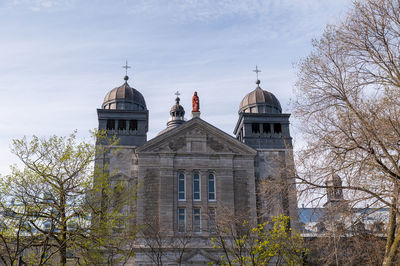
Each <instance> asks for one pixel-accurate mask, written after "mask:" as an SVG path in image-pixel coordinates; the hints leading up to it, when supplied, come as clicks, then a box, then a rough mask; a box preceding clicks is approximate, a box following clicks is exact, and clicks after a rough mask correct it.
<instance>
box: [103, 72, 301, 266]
mask: <svg viewBox="0 0 400 266" xmlns="http://www.w3.org/2000/svg"><path fill="white" fill-rule="evenodd" d="M256 71H257V74H258V71H259V70H257V69H256ZM128 79H129V78H128V76H125V77H124V83H123V84H122V85H121V86H119V87H116V88H114V89H112V90H111V91H109V92H108V93H107V94H106V96H105V98H104V102H103V104H102V106H101V109H97V114H98V121H99V126H98V128H99V130H106V131H107V134H108V135H110V136H113V135H115V136H116V137H117V138H119V143H118V148H119V149H118V151H117V152H116V153H109V154H108V155H106V156H105V157H104V158H98V160H97V163H101V164H105V163H107V164H109V167H110V170H112V171H114V170H115V172H116V173H117V174H116V175H117V176H118V178H121V179H122V180H125V181H126V182H127V183H128V184H129V188H132V193H136V197H135V198H136V200H135V201H133V202H132V204H131V206H128V212H131V213H134V214H135V221H130V222H132V223H135V224H136V225H140V226H142V227H147V226H148V228H151V229H152V230H156V231H157V232H162V233H163V235H165V236H166V237H170V238H172V239H173V238H178V237H181V236H182V234H185V233H190V235H191V240H190V241H191V242H190V243H189V244H188V246H187V250H186V251H185V254H183V256H181V260H183V261H180V263H181V264H182V265H206V264H207V263H208V262H210V261H212V260H215V259H216V258H218V256H219V255H218V253H216V251H215V250H214V249H213V248H212V245H211V244H210V238H211V237H212V235H213V233H214V227H213V226H214V225H215V222H216V221H217V220H218V219H225V217H228V216H235V217H241V218H242V219H243V220H247V221H249V222H250V223H252V224H254V225H256V224H257V223H261V222H263V221H266V220H268V219H269V218H270V217H272V216H276V215H280V214H284V215H287V216H290V217H291V226H292V227H294V228H295V229H297V228H298V215H297V199H296V186H295V182H294V176H295V175H294V162H293V155H292V138H291V136H290V132H289V117H290V114H286V113H282V108H281V105H280V103H279V101H278V99H277V98H276V97H275V96H274V95H273V94H272V93H270V92H268V91H266V90H263V89H262V88H261V87H260V80H258V79H257V81H256V86H255V89H249V90H248V93H247V94H245V93H244V95H243V96H244V97H243V99H242V100H241V101H240V99H238V120H237V123H236V125H232V129H233V136H231V135H229V134H227V133H226V132H223V131H222V130H220V129H218V128H217V127H215V126H214V125H211V124H210V123H208V122H207V121H206V119H207V118H206V117H205V118H204V119H203V117H201V113H200V103H201V98H199V96H201V91H200V90H199V95H197V93H196V92H194V96H193V98H192V107H193V108H192V112H191V114H190V115H189V116H190V118H185V115H186V117H187V116H188V115H187V113H186V112H185V110H184V108H183V107H182V105H181V104H180V98H179V95H178V96H177V98H176V100H175V103H173V104H172V107H171V109H170V115H171V116H170V118H169V120H168V121H167V125H166V128H165V129H164V130H163V131H161V132H160V133H159V134H158V135H157V136H156V137H154V138H153V139H150V140H148V138H147V132H148V129H149V128H148V127H149V118H151V106H147V105H146V101H145V98H144V97H143V95H142V94H141V93H140V92H139V91H138V90H137V89H135V88H133V87H131V86H130V85H129V84H128ZM246 86H247V85H246V84H243V87H246ZM205 97H206V96H205ZM166 111H167V110H166ZM168 252H169V255H168V256H167V257H166V258H165V261H163V264H165V265H178V263H177V261H176V260H177V257H178V255H176V254H175V255H176V256H175V255H174V252H175V253H178V251H176V250H171V249H170V250H169V251H168ZM132 263H134V265H153V264H154V262H153V261H152V260H151V255H149V254H147V253H146V247H143V248H142V249H137V250H136V256H135V258H134V262H133V261H132Z"/></svg>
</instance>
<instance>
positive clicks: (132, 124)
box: [129, 120, 137, 130]
mask: <svg viewBox="0 0 400 266" xmlns="http://www.w3.org/2000/svg"><path fill="white" fill-rule="evenodd" d="M129 130H137V120H130V121H129Z"/></svg>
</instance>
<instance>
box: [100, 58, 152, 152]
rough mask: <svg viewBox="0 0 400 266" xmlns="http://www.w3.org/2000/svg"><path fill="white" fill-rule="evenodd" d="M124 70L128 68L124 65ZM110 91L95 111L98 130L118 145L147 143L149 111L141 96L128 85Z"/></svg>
mask: <svg viewBox="0 0 400 266" xmlns="http://www.w3.org/2000/svg"><path fill="white" fill-rule="evenodd" d="M124 68H125V69H128V68H129V66H128V64H126V65H125V66H124ZM126 74H127V73H126ZM128 80H129V77H128V75H125V77H124V81H125V82H124V84H122V85H121V86H119V87H116V88H114V89H112V90H111V91H110V92H108V93H107V95H106V97H105V98H104V102H103V104H102V106H101V107H102V108H101V109H97V116H98V119H99V130H106V131H107V134H108V135H110V136H114V135H115V136H116V137H117V138H118V139H119V143H118V144H119V145H124V146H141V145H143V144H144V143H145V142H146V141H147V131H148V124H149V122H148V121H149V111H148V110H147V107H146V102H145V100H144V97H143V95H142V94H141V93H140V92H139V91H137V90H136V89H134V88H132V87H131V86H129V84H128Z"/></svg>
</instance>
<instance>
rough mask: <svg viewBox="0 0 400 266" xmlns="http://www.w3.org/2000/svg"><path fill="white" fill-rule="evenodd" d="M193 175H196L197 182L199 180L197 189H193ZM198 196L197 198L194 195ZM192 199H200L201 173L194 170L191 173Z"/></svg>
mask: <svg viewBox="0 0 400 266" xmlns="http://www.w3.org/2000/svg"><path fill="white" fill-rule="evenodd" d="M195 176H198V182H199V191H196V192H195V190H194V184H195V183H194V182H195ZM197 194H198V196H199V198H198V199H196V198H195V195H197ZM192 199H193V201H201V175H200V173H199V172H194V173H193V175H192Z"/></svg>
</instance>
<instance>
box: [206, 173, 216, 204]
mask: <svg viewBox="0 0 400 266" xmlns="http://www.w3.org/2000/svg"><path fill="white" fill-rule="evenodd" d="M210 176H212V177H213V184H214V187H213V189H214V191H213V192H210ZM211 194H214V199H210V195H211ZM207 199H208V201H217V184H216V178H215V173H208V177H207Z"/></svg>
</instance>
